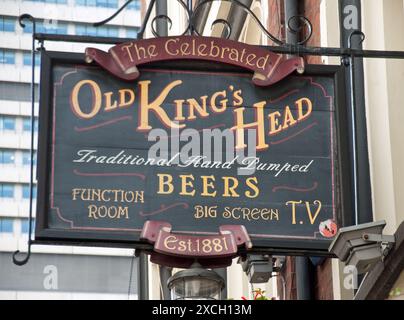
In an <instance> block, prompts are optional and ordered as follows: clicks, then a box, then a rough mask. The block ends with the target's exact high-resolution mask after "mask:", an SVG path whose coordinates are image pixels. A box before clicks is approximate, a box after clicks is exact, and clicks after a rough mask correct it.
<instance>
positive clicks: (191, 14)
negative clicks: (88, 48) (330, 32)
mask: <svg viewBox="0 0 404 320" xmlns="http://www.w3.org/2000/svg"><path fill="white" fill-rule="evenodd" d="M156 1H158V0H151V1H150V4H149V6H148V8H147V11H146V15H145V18H144V21H143V23H142V27H141V28H140V30H139V32H138V39H143V36H144V32H145V29H146V26H147V24H148V22H149V20H150V16H151V12H152V10H153V8H154V6H155V4H156ZM176 1H177V3H178V4H180V6H181V7H182V8H183V10H184V12H185V13H186V15H187V20H188V22H187V26H186V27H185V30H184V32H183V33H182V34H181V35H185V34H191V35H192V34H195V35H198V36H201V35H202V31H200V30H198V26H197V21H198V17H199V15H200V14H201V13H202V11H203V10H202V9H203V8H204V7H205V6H207V5H210V4H212V3H213V2H228V3H231V4H232V5H236V6H237V7H238V8H240V9H241V10H243V11H244V12H246V13H247V15H248V16H249V17H250V18H251V19H252V20H253V21H254V23H256V25H257V26H258V27H259V29H260V30H261V32H262V33H263V34H264V35H265V36H266V37H267V38H268V39H270V40H271V41H272V42H273V43H275V44H277V45H279V46H282V45H285V44H286V42H285V41H283V40H281V39H278V38H277V37H276V36H274V35H273V34H272V33H270V32H269V31H268V30H267V29H266V28H265V26H264V25H263V24H262V22H261V21H260V19H259V18H258V17H257V16H256V15H255V14H254V12H253V11H252V10H251V9H250V8H249V6H247V5H245V4H244V3H242V2H240V1H239V0H203V1H200V2H199V3H198V4H197V5H196V6H195V7H194V8H193V9H192V5H189V3H188V5H187V4H186V3H185V2H184V1H183V0H176ZM130 2H132V0H128V1H127V2H125V4H123V5H122V7H120V8H119V9H118V10H117V11H116V12H115V13H114V14H113V15H111V16H110V17H108V18H107V19H105V20H102V21H99V22H96V23H94V24H93V25H94V26H95V27H98V26H101V25H104V24H106V23H107V22H109V21H111V20H112V19H113V18H115V17H116V16H117V15H118V14H119V13H120V12H122V10H123V9H124V8H125V7H126V6H127V5H128V4H129V3H130ZM158 20H165V21H166V22H167V23H168V27H169V29H171V27H172V20H171V18H170V17H169V16H168V15H167V14H158V15H156V16H155V17H154V18H153V19H152V20H151V23H150V24H151V32H152V34H153V35H154V36H155V37H160V36H161V35H159V34H158V32H157V30H156V27H155V26H156V23H157V21H158ZM218 24H222V25H223V26H224V28H225V34H226V38H230V37H231V35H232V32H233V30H232V26H231V24H230V22H229V21H227V20H225V19H216V20H214V21H213V22H212V24H211V28H213V27H214V26H215V25H218ZM286 26H287V29H288V31H289V32H292V33H295V34H300V35H302V40H300V41H299V42H298V43H297V44H298V45H303V44H305V43H307V42H308V41H309V40H310V38H311V36H312V34H313V25H312V23H311V22H310V20H309V19H307V18H306V17H304V16H302V15H298V16H293V17H291V18H290V19H289V20H288V21H287V23H286Z"/></svg>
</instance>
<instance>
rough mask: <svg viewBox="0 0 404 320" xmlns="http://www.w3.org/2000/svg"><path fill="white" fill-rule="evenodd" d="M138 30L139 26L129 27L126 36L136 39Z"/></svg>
mask: <svg viewBox="0 0 404 320" xmlns="http://www.w3.org/2000/svg"><path fill="white" fill-rule="evenodd" d="M138 31H139V29H137V28H128V29H126V37H127V38H132V39H136V38H137V33H138Z"/></svg>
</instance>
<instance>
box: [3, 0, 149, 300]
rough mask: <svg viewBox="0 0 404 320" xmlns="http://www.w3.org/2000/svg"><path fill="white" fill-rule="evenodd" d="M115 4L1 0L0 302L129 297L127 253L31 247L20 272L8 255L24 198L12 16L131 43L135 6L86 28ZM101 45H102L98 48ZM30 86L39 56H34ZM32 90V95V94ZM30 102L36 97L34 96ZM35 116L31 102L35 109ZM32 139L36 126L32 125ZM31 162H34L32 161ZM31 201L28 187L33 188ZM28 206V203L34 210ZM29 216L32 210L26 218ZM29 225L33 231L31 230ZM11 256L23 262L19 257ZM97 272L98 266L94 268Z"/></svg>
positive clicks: (24, 135)
mask: <svg viewBox="0 0 404 320" xmlns="http://www.w3.org/2000/svg"><path fill="white" fill-rule="evenodd" d="M124 2H125V1H123V0H32V1H31V0H29V1H28V0H4V1H1V5H0V270H1V272H0V298H1V299H37V298H38V299H41V298H44V299H52V298H56V299H82V298H90V299H103V298H107V299H128V298H130V299H136V298H137V297H138V292H137V278H136V275H137V274H138V272H137V258H134V257H133V250H118V249H102V248H84V247H61V246H58V247H57V246H33V255H32V257H31V260H30V262H29V263H28V264H26V265H25V266H22V267H18V266H15V265H13V263H12V253H13V252H14V251H16V250H20V251H21V252H26V250H27V240H28V227H29V226H28V215H29V197H30V188H29V182H30V178H29V177H30V170H29V169H30V132H31V121H30V115H31V103H30V101H31V100H30V82H31V63H32V61H31V52H30V50H31V37H32V36H31V32H32V25H31V24H30V23H29V22H26V24H27V27H26V28H24V29H23V28H21V27H20V25H19V23H18V16H19V15H21V14H23V13H29V14H31V15H32V16H34V17H35V18H36V19H37V21H38V24H37V32H42V33H56V34H69V35H89V36H101V37H123V38H136V35H137V31H138V29H139V26H140V23H141V1H133V2H132V4H131V5H130V6H129V7H128V8H127V10H126V11H125V13H124V14H122V15H120V16H119V17H118V18H116V19H115V20H114V21H113V22H111V23H110V24H108V25H106V26H103V27H100V28H94V27H93V26H92V25H91V23H92V22H96V21H98V20H102V19H104V18H107V17H109V16H110V15H111V14H113V13H114V12H115V11H116V10H117V9H118V8H119V7H120V6H121V5H122V4H123V3H124ZM85 47H86V46H85V45H84V44H71V43H69V44H68V43H47V45H46V49H47V50H58V51H67V52H83V50H84V48H85ZM104 47H105V46H104ZM35 63H36V66H37V67H36V69H35V73H36V83H38V82H39V65H40V56H39V55H37V57H36V59H35ZM37 92H38V91H37ZM36 101H38V94H37V96H36ZM35 114H36V117H37V115H38V103H36V111H35ZM34 132H35V141H36V138H37V132H38V120H37V118H36V119H35V128H34ZM34 162H35V163H36V161H34ZM33 195H34V198H35V196H36V186H34V189H33ZM35 207H36V203H35V201H34V205H33V208H34V211H35ZM34 214H35V212H34ZM33 227H34V226H33ZM19 258H24V255H22V256H21V257H19ZM100 266H102V267H100Z"/></svg>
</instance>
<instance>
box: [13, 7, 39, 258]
mask: <svg viewBox="0 0 404 320" xmlns="http://www.w3.org/2000/svg"><path fill="white" fill-rule="evenodd" d="M24 20H27V21H29V22H31V23H32V47H31V60H32V63H31V150H30V182H29V220H28V223H29V226H28V251H27V253H26V254H25V257H24V258H23V259H22V260H19V259H18V257H17V256H18V255H19V254H20V250H17V251H15V252H14V253H13V262H14V264H16V265H18V266H23V265H24V264H26V263H27V262H28V260H29V258H30V257H31V246H32V240H31V235H32V209H33V208H32V206H33V187H34V123H35V51H36V50H35V33H36V20H35V18H34V17H33V16H31V15H30V14H22V15H21V16H19V18H18V23H19V24H20V26H21V27H22V28H25V27H26V25H25V23H24Z"/></svg>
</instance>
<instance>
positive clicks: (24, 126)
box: [22, 118, 38, 132]
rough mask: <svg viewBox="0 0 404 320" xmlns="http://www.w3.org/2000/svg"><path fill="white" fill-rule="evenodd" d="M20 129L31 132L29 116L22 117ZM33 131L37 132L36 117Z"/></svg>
mask: <svg viewBox="0 0 404 320" xmlns="http://www.w3.org/2000/svg"><path fill="white" fill-rule="evenodd" d="M22 129H23V131H25V132H31V119H30V118H24V120H23V121H22ZM34 132H38V119H35V121H34Z"/></svg>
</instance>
